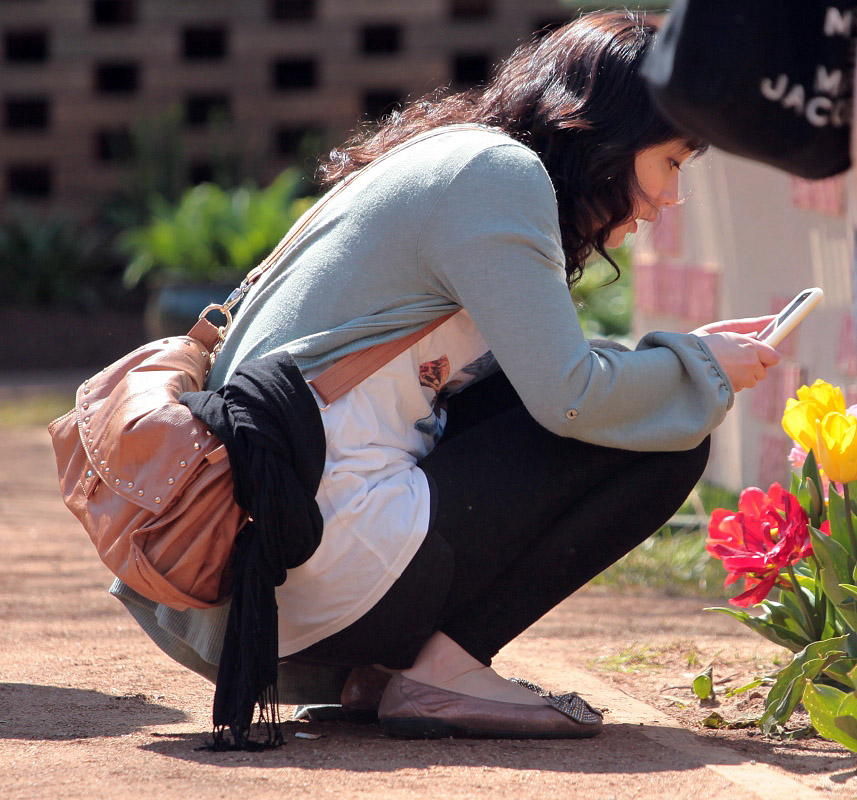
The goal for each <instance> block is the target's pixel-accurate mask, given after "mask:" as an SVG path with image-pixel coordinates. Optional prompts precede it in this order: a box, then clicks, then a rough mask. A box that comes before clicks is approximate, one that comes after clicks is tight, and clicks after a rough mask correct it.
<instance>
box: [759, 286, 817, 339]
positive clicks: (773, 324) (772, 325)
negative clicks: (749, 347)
mask: <svg viewBox="0 0 857 800" xmlns="http://www.w3.org/2000/svg"><path fill="white" fill-rule="evenodd" d="M810 294H811V292H801V293H800V294H799V295H798V296H797V297H796V298H795V299H794V300H792V302H791V303H790V304H789V306H788V308H784V309H783V310H782V311H780V313H779V314H777V316H776V317H774V318H773V319H772V320H771V321H770V322H769V323H768V324H767V325H766V326H765V329H764V330H763V331H762V332H761V333H760V334H759V335H758V336H757V337H756V338H758V339H761V340H762V341H764V340H765V339H766V338H767V337H768V336H770V335H771V334H772V333H773V332H774V331H775V330H776V329H777V328H779V327H780V325H782V324H783V322H784V321H785V320H786V319H788V317H789V316H790V315H791V314H792V313H793V312H794V310H795V309H796V308H797V307H798V306H799V305H800V304H801V303H802V302H803V301H804V300H806V298H807V297H809V296H810Z"/></svg>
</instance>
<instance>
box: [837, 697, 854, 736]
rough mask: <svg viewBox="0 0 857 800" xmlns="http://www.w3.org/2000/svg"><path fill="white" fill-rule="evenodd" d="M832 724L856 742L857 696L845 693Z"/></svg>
mask: <svg viewBox="0 0 857 800" xmlns="http://www.w3.org/2000/svg"><path fill="white" fill-rule="evenodd" d="M833 724H834V725H836V727H837V728H839V730H841V731H842V732H843V733H845V734H846V736H849V737H851V738H852V739H854V740H855V741H857V694H854V692H846V693H845V698H844V699H843V701H842V702H841V703H840V704H839V708H838V710H837V711H836V716H835V717H834V718H833Z"/></svg>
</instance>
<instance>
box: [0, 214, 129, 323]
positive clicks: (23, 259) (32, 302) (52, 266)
mask: <svg viewBox="0 0 857 800" xmlns="http://www.w3.org/2000/svg"><path fill="white" fill-rule="evenodd" d="M117 272H118V270H117V268H116V259H115V257H114V255H113V253H112V252H111V247H110V240H109V238H108V237H106V236H105V235H104V234H103V233H102V232H101V231H99V230H98V229H96V228H94V227H84V226H83V225H80V224H79V223H76V222H73V221H71V220H70V219H66V218H64V217H60V216H48V217H46V216H44V215H43V214H40V213H37V212H35V211H32V210H30V209H27V208H25V207H16V208H12V209H10V210H9V211H8V212H7V213H6V215H5V216H4V218H3V220H2V222H0V303H10V304H19V305H26V306H41V307H47V308H72V309H77V310H83V311H95V310H97V309H98V308H100V307H102V306H103V304H104V303H105V302H106V301H107V299H108V298H110V297H113V296H115V295H116V294H117V290H118V286H119V281H118V275H117V274H116V273H117Z"/></svg>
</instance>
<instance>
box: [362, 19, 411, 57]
mask: <svg viewBox="0 0 857 800" xmlns="http://www.w3.org/2000/svg"><path fill="white" fill-rule="evenodd" d="M361 35H362V47H363V52H364V53H370V54H373V55H376V54H386V53H398V52H399V50H401V49H402V29H401V27H400V26H398V25H366V26H364V28H363V31H362V34H361Z"/></svg>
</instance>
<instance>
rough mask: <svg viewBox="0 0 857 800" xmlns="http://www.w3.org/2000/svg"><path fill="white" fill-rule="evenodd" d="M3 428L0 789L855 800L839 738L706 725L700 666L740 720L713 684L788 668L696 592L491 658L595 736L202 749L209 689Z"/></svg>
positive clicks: (620, 601)
mask: <svg viewBox="0 0 857 800" xmlns="http://www.w3.org/2000/svg"><path fill="white" fill-rule="evenodd" d="M0 435H2V437H3V440H4V444H5V445H6V446H5V448H4V452H5V453H6V458H5V459H3V461H2V463H0V781H2V782H0V786H2V789H0V797H3V798H9V799H10V800H25V799H27V800H29V798H38V800H42V799H43V798H53V797H57V796H59V797H63V798H64V800H72V799H73V798H102V797H104V798H107V797H109V798H111V799H112V800H130V799H131V798H135V797H137V796H139V795H141V794H145V796H155V797H157V798H167V799H168V800H169V799H171V798H176V799H178V798H182V800H185V798H196V797H200V798H202V797H204V798H220V797H223V798H235V797H241V796H246V797H252V798H253V799H254V800H257V799H259V800H261V799H262V798H267V797H272V798H273V797H278V798H279V797H282V796H283V793H284V791H286V792H288V791H294V790H300V791H301V794H302V796H306V797H313V798H315V797H318V798H326V797H334V796H335V797H349V798H350V797H355V798H374V797H383V798H421V797H432V798H469V797H476V796H480V797H484V796H489V797H497V798H511V797H516V798H518V797H526V798H531V797H550V798H554V797H562V798H565V797H583V796H586V797H593V798H599V799H600V798H604V799H605V800H606V799H608V798H615V799H616V800H620V799H621V800H624V799H625V798H661V797H664V798H665V797H670V798H673V797H677V796H693V797H694V799H695V800H706V799H707V798H728V799H729V800H750V799H751V798H760V797H771V796H779V795H784V796H788V797H789V798H790V800H791V798H820V797H829V798H854V797H857V757H855V756H854V755H852V754H850V753H848V752H846V751H845V750H843V749H842V748H840V747H839V746H838V745H834V744H831V743H829V742H825V741H823V740H820V739H817V738H811V739H801V740H797V741H791V742H785V741H783V742H780V741H775V740H770V739H765V738H763V737H762V736H761V735H760V734H759V733H758V731H756V730H754V729H743V730H729V731H720V730H709V729H706V728H703V727H702V726H701V725H700V721H701V720H702V719H703V718H704V717H706V716H707V715H708V714H709V713H710V711H711V710H712V709H711V708H708V707H702V706H701V705H700V703H699V701H697V700H695V699H694V698H693V695H692V693H691V691H690V679H691V677H692V676H693V674H694V673H695V672H697V671H699V670H700V669H701V668H703V667H704V666H705V665H706V664H708V663H709V662H712V664H713V669H714V679H715V681H721V683H720V684H719V685H718V689H719V700H718V701H717V705H716V706H715V707H714V708H715V710H717V711H718V712H719V713H720V714H721V715H722V716H723V717H724V718H726V719H727V720H733V721H734V720H737V719H740V718H746V717H752V716H754V715H757V714H758V712H759V710H760V708H761V705H762V703H763V699H764V698H763V694H760V693H752V692H747V693H744V694H742V695H738V696H736V697H735V698H733V699H727V698H725V696H724V693H725V690H726V689H728V688H730V687H737V686H741V685H744V684H746V683H747V682H749V680H751V679H752V678H754V677H758V676H762V675H764V674H766V672H768V671H770V670H772V669H774V668H775V666H776V664H777V663H784V661H785V659H786V658H787V656H786V654H785V653H783V652H782V651H780V650H779V648H775V647H774V646H771V645H767V644H765V643H764V642H763V641H762V640H760V639H759V638H758V637H756V636H754V635H753V634H751V633H750V632H748V631H745V630H744V629H743V628H742V627H741V626H740V625H738V623H736V622H733V621H732V620H731V619H729V618H727V617H725V616H723V615H719V614H713V613H710V612H704V611H703V610H702V609H703V607H704V606H705V605H707V604H708V603H706V601H704V600H700V599H695V598H694V599H687V598H684V599H675V598H667V597H663V596H629V595H624V596H617V595H613V594H610V593H607V592H605V591H604V590H595V589H590V590H584V591H582V592H579V593H578V594H577V595H575V596H574V597H572V598H571V599H570V600H568V601H566V602H565V603H564V604H563V605H562V606H560V607H559V608H557V609H555V610H554V611H553V612H551V613H550V614H549V615H548V616H546V617H545V618H544V619H543V620H541V621H540V622H539V623H538V624H537V625H536V626H534V627H533V628H532V629H531V630H530V631H528V632H527V633H526V634H524V635H523V636H521V637H520V638H519V639H518V640H517V641H515V642H514V643H512V644H511V645H510V646H509V647H507V648H506V649H505V650H504V651H503V652H502V653H501V654H500V656H499V657H498V659H497V662H496V666H497V667H498V669H499V670H500V671H501V672H502V673H503V674H507V675H510V676H512V675H521V676H525V677H528V678H530V679H532V680H534V681H536V682H538V683H541V684H542V685H544V686H546V687H547V688H550V689H554V690H560V691H569V690H572V689H574V690H577V691H580V692H581V693H582V694H584V695H585V696H586V697H587V698H588V699H589V700H590V701H591V702H592V703H593V704H595V705H596V706H599V707H602V708H607V709H608V711H607V715H606V718H605V719H606V721H607V723H608V725H607V727H606V729H605V731H604V733H603V734H602V735H601V736H600V737H598V738H596V739H592V740H586V741H478V740H451V739H450V740H441V741H413V742H411V741H396V740H390V739H386V738H384V737H383V736H381V734H380V732H379V730H378V728H377V726H374V725H353V724H344V723H305V722H289V723H287V725H286V738H287V744H286V746H285V747H283V748H281V749H279V750H277V751H273V752H268V753H263V754H247V753H238V754H235V753H219V754H215V753H209V752H205V751H199V750H198V749H197V748H199V747H200V745H202V744H203V742H204V740H205V738H206V734H207V731H208V726H209V720H210V707H211V706H210V704H211V697H212V687H211V686H210V685H209V684H208V683H207V682H206V681H204V680H203V679H201V678H199V677H197V676H195V675H194V674H192V673H189V672H188V671H186V670H184V669H183V668H182V667H180V666H178V665H177V664H175V663H173V662H172V661H170V660H169V659H168V658H167V657H166V656H164V655H163V654H162V653H161V652H160V651H159V650H158V649H157V648H156V647H155V646H154V645H153V644H152V643H151V642H150V641H149V640H148V638H147V637H146V636H145V635H144V634H143V633H142V632H141V631H140V630H139V629H138V628H137V626H136V625H135V623H134V622H133V621H132V619H131V618H130V617H129V616H128V614H127V613H126V612H125V610H124V609H123V607H122V606H121V605H120V604H119V603H118V602H117V601H116V600H114V599H113V598H111V597H109V596H108V595H107V592H106V587H107V586H108V585H109V582H110V576H109V574H108V572H107V570H106V569H105V568H104V567H103V566H102V565H101V563H100V562H99V561H98V559H97V557H96V555H95V553H94V550H93V549H92V547H91V545H90V544H89V541H88V539H87V537H86V535H85V533H84V532H83V530H82V529H81V528H79V527H78V525H77V522H76V521H75V520H74V518H73V517H72V516H71V515H70V514H69V512H68V511H66V509H65V508H64V506H63V505H62V502H61V500H60V499H59V496H58V491H57V489H56V479H55V475H54V473H53V457H52V453H51V450H50V444H49V440H48V437H47V434H46V433H45V432H44V431H42V430H40V429H30V428H25V429H0ZM289 712H290V709H288V708H284V709H283V713H284V716H285V717H288V716H289V715H290V713H289ZM799 721H800V720H796V722H799ZM298 731H300V732H313V733H320V734H322V737H321V738H319V739H316V740H308V739H296V738H294V736H293V734H294V733H295V732H298Z"/></svg>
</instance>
